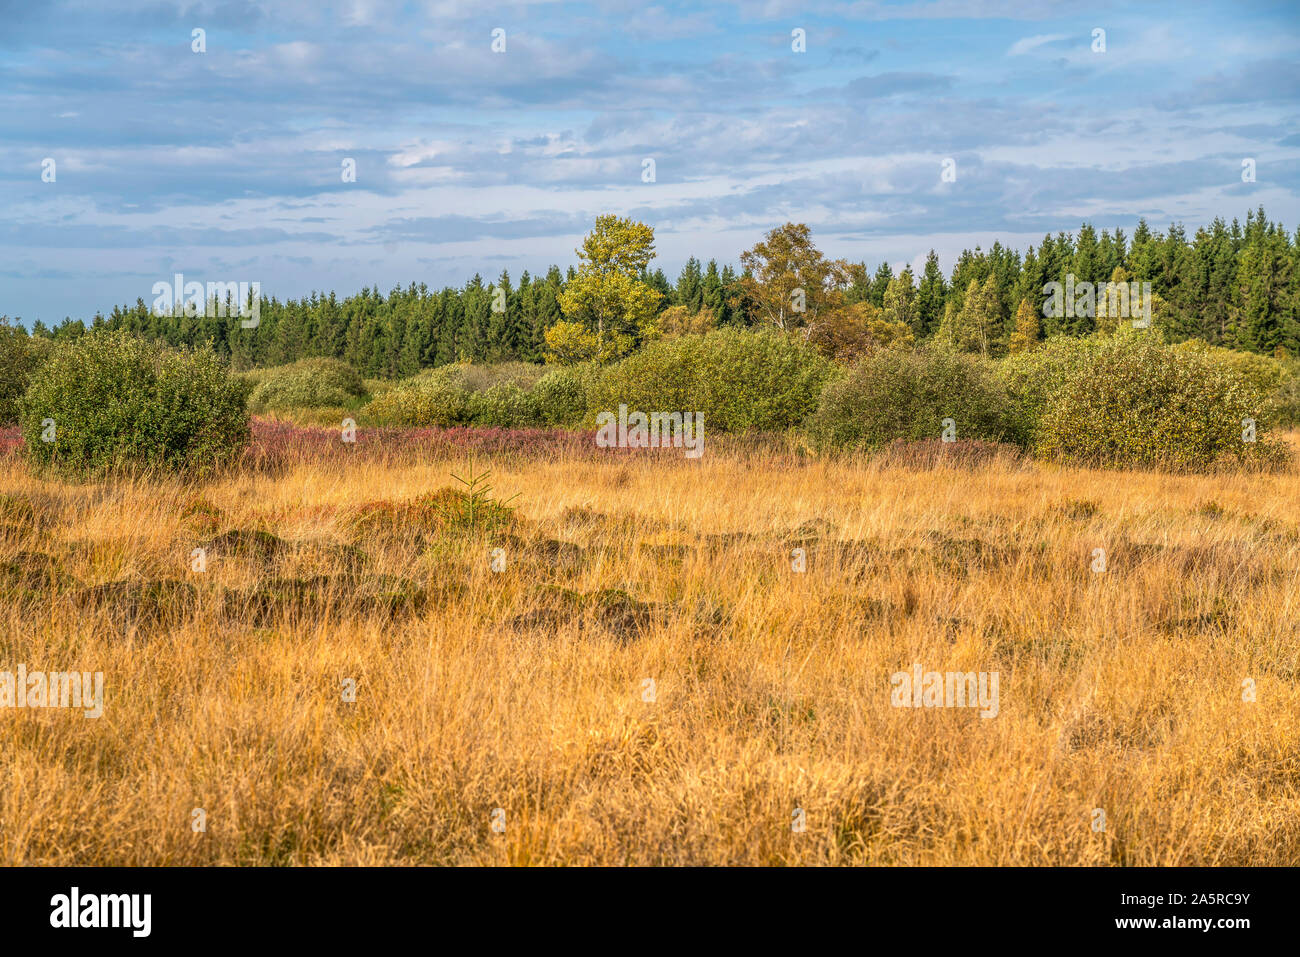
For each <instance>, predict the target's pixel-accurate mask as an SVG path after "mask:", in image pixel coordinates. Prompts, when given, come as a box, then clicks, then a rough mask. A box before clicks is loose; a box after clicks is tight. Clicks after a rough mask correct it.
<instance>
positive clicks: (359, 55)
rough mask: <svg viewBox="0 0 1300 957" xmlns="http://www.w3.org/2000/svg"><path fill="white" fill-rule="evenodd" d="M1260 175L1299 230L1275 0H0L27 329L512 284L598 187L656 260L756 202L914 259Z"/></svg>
mask: <svg viewBox="0 0 1300 957" xmlns="http://www.w3.org/2000/svg"><path fill="white" fill-rule="evenodd" d="M196 30H202V31H203V33H202V35H201V40H202V42H201V43H200V42H199V40H198V39H196V36H195V31H196ZM497 31H503V32H497ZM795 31H802V32H801V34H796V32H795ZM1097 31H1104V34H1098V32H1097ZM494 37H495V39H494ZM800 37H802V43H800V41H799V38H800ZM1102 41H1104V43H1103V42H1102ZM801 45H802V46H803V49H802V50H799V49H796V48H797V47H799V46H801ZM199 46H201V47H203V48H204V49H203V51H202V52H198V51H196V49H195V48H196V47H199ZM494 46H495V47H496V49H494ZM1247 159H1249V160H1252V161H1253V163H1254V171H1255V175H1254V181H1253V182H1244V181H1243V161H1244V160H1247ZM50 160H52V161H53V164H50V163H49V161H50ZM648 160H649V161H653V170H652V172H653V175H651V169H650V168H649V165H648V164H647V161H648ZM348 161H352V163H354V164H355V181H345V180H346V179H347V176H346V175H345V169H346V168H347V166H348ZM945 170H948V171H949V175H947V176H945V175H944V173H945ZM1260 204H1262V205H1263V206H1264V207H1265V209H1266V210H1267V212H1268V215H1269V216H1270V218H1272V219H1274V220H1281V221H1282V222H1284V223H1285V224H1286V225H1287V226H1288V228H1289V229H1290V230H1292V231H1294V230H1295V228H1296V227H1297V226H1300V3H1296V2H1294V0H1292V2H1290V3H1250V2H1231V3H1228V2H1201V3H1197V2H1188V0H1182V2H1179V3H1151V4H1135V3H1107V2H1093V3H1088V4H1082V3H1078V2H1070V3H1066V2H1057V0H1033V2H1023V3H1022V2H1012V0H921V2H866V0H862V2H848V0H825V2H816V3H814V2H793V0H767V2H752V3H751V2H745V3H724V2H719V3H711V4H687V3H662V2H660V3H656V2H654V0H650V2H648V3H625V2H613V0H610V2H602V0H595V2H576V3H575V2H560V0H556V2H551V0H523V2H514V3H493V2H489V0H427V2H413V0H405V2H403V0H391V2H390V0H340V2H334V0H282V2H274V0H265V2H260V0H215V2H193V3H184V2H183V3H176V2H169V0H143V2H138V3H127V2H118V0H73V2H62V0H42V2H39V3H38V2H33V0H0V315H8V316H10V317H20V318H21V319H22V320H23V321H24V322H25V323H26V324H28V325H30V324H31V323H32V322H33V321H34V320H36V319H40V320H43V321H45V322H46V323H47V324H48V323H53V322H58V321H61V320H62V319H63V318H64V317H66V316H71V317H73V318H82V319H89V318H90V317H92V316H93V315H94V314H95V312H96V311H102V312H105V313H107V312H109V311H110V310H111V309H112V307H113V306H114V305H115V304H121V303H134V302H135V300H136V299H143V300H144V301H145V302H146V303H149V302H152V301H153V298H154V296H153V293H152V289H153V285H154V284H155V283H157V282H168V283H170V282H171V281H172V278H173V276H174V274H175V273H178V272H179V273H182V274H183V275H184V277H185V281H187V282H189V281H199V282H204V283H206V282H213V281H219V282H231V281H235V282H238V281H247V282H260V283H261V285H262V291H263V293H264V294H266V295H275V296H277V297H279V298H281V299H286V298H298V297H301V296H303V295H306V294H309V293H310V292H311V291H313V290H323V291H328V290H334V291H335V292H337V293H339V295H340V296H343V295H348V294H351V293H354V292H357V291H359V290H360V289H362V288H363V287H366V286H370V287H378V288H379V289H381V290H383V291H387V290H389V289H391V288H392V287H394V286H396V285H402V286H405V285H407V284H409V283H411V282H416V283H421V282H423V283H427V284H428V285H429V286H430V287H432V288H441V287H442V286H445V285H454V286H460V285H463V284H464V283H465V282H466V281H467V280H468V279H469V278H470V277H471V276H472V275H474V274H475V273H480V274H481V275H483V277H484V279H485V281H491V280H492V279H494V278H495V277H496V276H498V275H499V274H500V272H501V270H502V269H507V270H509V272H510V275H511V276H512V278H513V279H515V280H516V281H517V279H518V277H519V274H520V273H521V272H522V271H523V270H525V269H527V270H529V271H530V272H532V273H534V274H537V273H539V272H544V271H545V269H546V268H547V267H548V266H549V265H550V264H552V263H556V264H559V265H560V266H561V267H567V266H568V265H570V264H573V263H575V262H576V256H575V254H574V247H575V246H577V244H578V243H579V241H580V240H581V237H582V235H583V234H584V233H585V232H587V231H588V230H589V229H590V228H591V226H592V224H593V222H594V220H595V217H596V216H597V215H599V214H602V213H617V214H619V215H628V216H632V217H634V218H636V219H638V220H641V221H643V222H646V223H649V224H650V225H651V226H653V227H654V229H655V236H656V246H657V250H658V258H657V259H656V260H655V261H654V262H653V263H652V264H651V266H652V268H654V267H658V268H662V269H663V270H664V272H665V273H666V274H667V275H668V276H669V278H670V279H675V278H676V275H677V273H678V272H679V271H680V269H681V267H682V265H683V263H685V261H686V259H687V257H689V256H691V255H694V256H696V257H698V258H700V259H701V260H703V261H705V262H707V261H708V260H709V259H710V258H717V259H718V261H719V263H720V264H726V263H732V264H735V263H737V262H738V259H739V255H740V253H741V251H742V250H744V249H746V248H748V247H750V246H752V245H754V243H755V242H757V241H759V240H760V239H761V238H762V235H763V233H765V232H766V231H767V230H769V229H772V228H773V227H775V226H778V225H780V224H781V223H784V222H786V221H794V222H804V223H807V224H808V225H809V226H810V227H811V228H812V231H813V238H814V241H815V242H816V243H817V245H818V246H819V247H820V248H821V249H822V250H823V251H824V252H825V253H827V255H829V256H832V257H835V258H841V257H842V258H847V259H851V260H854V261H858V260H865V261H866V262H867V264H868V266H869V267H870V268H872V269H873V270H874V269H875V267H876V266H877V265H879V263H880V262H881V261H882V260H883V261H888V262H889V263H891V264H892V265H893V266H894V268H895V271H897V270H898V269H901V268H902V267H903V266H904V265H906V264H909V263H911V264H913V266H914V268H916V267H917V266H919V264H920V263H923V262H924V259H925V255H926V253H927V252H928V251H929V250H930V249H932V248H933V249H934V250H936V251H937V252H938V254H939V257H940V261H941V263H942V264H943V266H944V269H945V272H946V271H948V270H950V269H951V266H952V264H953V262H954V260H955V257H956V254H957V253H958V252H960V251H961V249H962V248H965V247H972V248H973V247H974V246H975V245H976V244H980V245H982V246H984V247H985V248H987V247H988V246H989V245H990V244H991V243H992V242H993V241H994V240H995V239H997V240H1001V241H1002V242H1003V243H1004V244H1009V245H1012V246H1014V247H1016V248H1018V249H1021V250H1023V249H1025V248H1026V247H1028V246H1029V245H1030V244H1036V243H1037V242H1038V241H1039V240H1040V239H1041V238H1042V236H1043V234H1044V233H1045V232H1052V233H1055V232H1057V231H1059V230H1064V231H1075V230H1077V229H1078V227H1079V225H1080V223H1081V222H1084V221H1087V222H1091V223H1093V224H1094V225H1095V226H1096V227H1097V228H1098V229H1101V228H1103V227H1105V228H1114V227H1116V226H1119V227H1123V228H1124V229H1125V231H1126V232H1128V233H1129V234H1130V235H1131V231H1132V227H1133V226H1134V225H1135V224H1136V223H1137V221H1138V218H1139V217H1146V219H1147V220H1148V222H1150V223H1151V224H1152V226H1153V227H1160V228H1164V227H1167V226H1168V224H1169V223H1170V222H1174V221H1177V222H1182V223H1185V224H1186V225H1187V227H1188V229H1189V232H1192V231H1194V230H1195V228H1196V227H1197V226H1200V225H1203V224H1207V223H1209V222H1210V221H1211V220H1212V219H1213V218H1214V217H1216V216H1222V217H1224V218H1225V219H1226V220H1228V221H1231V220H1232V219H1233V218H1234V217H1239V218H1242V219H1244V217H1245V213H1246V211H1247V210H1248V209H1253V208H1255V207H1256V206H1258V205H1260Z"/></svg>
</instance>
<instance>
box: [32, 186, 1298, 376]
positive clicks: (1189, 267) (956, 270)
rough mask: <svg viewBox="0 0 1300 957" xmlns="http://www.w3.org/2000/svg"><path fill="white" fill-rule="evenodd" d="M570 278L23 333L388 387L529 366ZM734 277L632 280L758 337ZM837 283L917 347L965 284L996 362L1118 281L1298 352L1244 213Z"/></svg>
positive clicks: (1290, 244)
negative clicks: (982, 312)
mask: <svg viewBox="0 0 1300 957" xmlns="http://www.w3.org/2000/svg"><path fill="white" fill-rule="evenodd" d="M1117 270H1119V271H1120V272H1118V273H1117ZM573 275H574V270H573V267H571V266H570V267H569V268H568V270H567V272H566V271H564V270H562V269H561V268H560V267H559V266H551V267H550V268H549V269H548V270H547V271H546V272H545V273H544V274H539V275H536V276H534V275H531V274H530V273H528V272H526V271H525V272H524V273H522V274H521V275H519V276H518V277H514V276H511V275H509V274H508V273H507V272H502V273H501V274H500V275H499V276H497V277H494V278H489V279H485V278H484V277H483V276H481V275H475V276H474V277H472V278H471V279H470V280H469V281H468V282H467V283H466V284H465V285H464V286H463V287H462V288H459V289H456V288H452V287H447V288H445V289H442V290H433V289H430V288H428V287H427V286H426V285H425V284H424V283H416V282H412V283H411V284H410V285H408V286H406V287H405V288H402V287H397V288H394V289H392V290H390V291H389V292H387V293H384V292H382V291H380V290H379V289H378V288H365V289H362V290H361V291H360V292H357V293H354V294H351V295H346V296H343V297H340V294H339V292H338V291H330V292H328V293H326V292H320V293H313V294H311V295H310V296H307V297H305V298H303V299H297V300H295V299H289V300H280V299H278V298H275V297H264V298H263V301H262V305H261V312H260V320H259V324H258V326H257V327H256V328H254V329H245V328H240V325H239V320H238V318H237V317H236V318H230V317H220V316H214V315H208V316H187V315H184V314H183V313H182V311H181V309H180V307H178V308H177V310H176V312H177V314H175V315H168V314H164V315H162V316H157V315H154V314H153V313H152V311H151V306H150V303H149V302H147V301H146V300H145V298H143V297H142V298H140V299H137V300H136V302H135V303H134V304H133V305H124V306H117V307H115V308H113V309H112V311H111V312H110V313H109V314H108V315H107V316H104V315H96V316H95V317H94V318H93V319H92V320H91V321H90V322H89V323H86V322H84V321H82V320H79V319H78V320H73V319H67V320H64V322H62V323H60V324H59V325H58V326H57V327H55V328H49V327H47V326H46V325H45V324H44V323H41V322H36V323H33V324H32V332H33V334H36V335H44V336H52V337H54V338H56V339H60V338H64V337H75V336H78V335H81V334H82V333H84V332H85V331H86V329H87V328H88V327H96V328H97V327H102V326H106V327H108V328H110V329H126V330H128V331H131V332H134V333H137V334H140V335H143V336H145V337H147V338H155V339H162V340H164V341H166V342H167V343H169V344H172V345H192V346H199V345H203V344H205V343H211V345H212V347H213V348H214V349H215V350H216V352H217V353H218V355H220V356H222V357H225V358H228V359H229V360H230V361H231V363H232V364H233V365H234V366H235V367H236V368H251V367H260V366H270V365H279V364H282V363H287V362H292V361H295V360H297V359H301V358H306V357H316V356H327V357H333V358H337V359H342V360H344V361H346V362H348V363H351V364H352V365H354V366H355V367H356V368H358V369H359V370H361V372H362V373H363V374H365V375H367V376H373V377H388V378H393V377H401V376H407V375H412V374H414V373H415V372H417V371H419V370H420V369H422V368H426V367H430V366H439V365H444V364H447V363H451V362H455V361H458V360H465V359H468V360H470V361H473V362H499V361H508V360H522V361H527V362H538V361H541V360H542V359H543V358H544V356H545V345H546V343H545V341H544V334H545V332H546V330H547V329H548V328H550V327H551V326H553V325H554V324H555V323H556V322H558V321H560V320H562V319H563V318H564V317H563V314H562V310H561V308H560V303H559V298H560V294H561V292H562V291H563V289H564V287H565V284H566V283H567V282H568V281H569V280H570V279H572V277H573ZM745 275H746V273H745V272H743V271H738V270H737V269H736V268H735V267H733V266H731V265H719V264H718V263H717V262H716V261H710V262H709V263H708V264H707V265H706V264H702V263H701V262H700V261H699V260H697V259H695V258H693V257H692V258H691V259H689V260H688V261H687V263H686V265H685V267H684V268H683V269H682V270H681V272H680V274H679V275H678V276H677V278H676V281H675V282H674V281H672V280H670V279H669V277H668V276H667V275H665V274H664V272H663V271H662V270H661V269H654V268H650V269H647V271H646V272H645V273H644V275H643V277H642V278H643V279H644V281H645V282H646V283H647V284H649V285H650V286H651V287H652V288H653V289H654V290H656V291H657V292H659V293H660V294H661V297H662V298H661V299H660V300H659V304H658V309H659V310H660V311H661V312H662V311H664V310H666V309H669V308H670V307H674V306H677V307H681V308H682V310H683V311H684V312H685V313H686V314H690V315H694V314H696V313H699V312H700V311H701V310H708V311H709V313H710V314H711V324H716V325H719V326H749V325H755V324H760V323H761V322H762V321H763V320H762V318H761V316H760V315H759V313H758V310H757V309H756V308H755V305H756V304H755V303H754V302H753V301H752V300H751V299H749V297H748V296H747V295H746V293H745V291H744V288H743V282H742V281H741V280H743V278H744V277H745ZM843 275H844V282H843V289H842V293H843V299H844V301H845V302H846V303H848V304H853V303H858V302H868V303H870V304H872V305H873V306H875V307H876V308H877V309H879V310H881V312H882V317H883V318H884V319H886V320H892V321H902V322H905V323H906V324H907V325H908V326H909V327H910V328H911V331H912V334H913V335H914V336H915V338H916V340H917V341H918V342H919V341H922V340H924V339H927V338H931V337H933V336H934V334H935V333H936V331H937V330H938V328H939V325H940V322H941V320H942V318H943V316H944V313H945V310H948V309H949V308H950V307H951V308H952V309H953V310H961V308H962V307H963V305H964V300H965V298H966V296H967V295H968V293H969V291H970V289H971V283H972V282H974V283H975V284H977V286H978V287H979V289H980V290H981V293H982V294H983V302H984V303H986V304H987V306H986V308H987V310H988V311H989V313H990V314H989V315H988V316H987V317H985V319H984V322H985V323H986V324H987V327H988V328H989V329H990V331H991V335H990V337H989V340H990V342H989V351H990V352H991V353H992V354H994V355H997V354H1001V353H1004V352H1006V351H1007V349H1008V345H1009V343H1011V342H1012V337H1013V335H1014V333H1015V319H1016V314H1017V309H1018V307H1019V305H1020V303H1021V302H1022V301H1024V302H1027V303H1029V305H1030V306H1031V307H1032V308H1033V309H1034V310H1035V312H1039V311H1041V307H1042V302H1043V298H1044V297H1043V293H1042V289H1043V286H1044V284H1045V283H1048V282H1051V281H1056V282H1061V283H1063V284H1064V283H1065V282H1066V279H1067V277H1068V276H1070V275H1073V276H1074V279H1075V282H1084V281H1087V282H1092V283H1094V284H1097V285H1099V286H1103V285H1105V284H1106V283H1107V282H1109V281H1111V280H1113V279H1115V278H1116V277H1117V275H1118V276H1119V277H1120V278H1122V279H1125V280H1127V281H1138V282H1142V281H1145V282H1150V283H1151V284H1152V290H1153V292H1154V293H1155V294H1156V296H1157V297H1159V301H1160V306H1161V313H1162V315H1161V325H1162V327H1163V329H1164V332H1165V335H1166V337H1167V338H1169V339H1171V340H1173V341H1181V340H1186V339H1203V340H1205V341H1206V342H1209V343H1211V344H1214V345H1222V346H1227V347H1230V348H1235V349H1241V350H1245V351H1250V352H1257V353H1263V354H1267V355H1277V356H1294V355H1297V354H1300V230H1297V231H1296V232H1295V233H1294V234H1292V233H1289V232H1288V231H1287V229H1286V227H1285V226H1284V225H1283V224H1281V223H1275V222H1270V221H1269V219H1268V218H1267V216H1266V215H1265V212H1264V209H1263V208H1262V207H1260V208H1259V209H1257V210H1252V211H1248V212H1247V213H1246V216H1245V220H1244V222H1243V221H1241V220H1238V219H1234V220H1233V221H1232V222H1231V223H1227V222H1225V221H1224V220H1222V219H1215V220H1214V221H1213V222H1212V223H1210V224H1209V225H1207V226H1202V227H1200V228H1198V229H1197V230H1196V232H1195V233H1194V234H1193V235H1191V236H1189V235H1188V233H1187V230H1186V228H1185V227H1184V226H1182V225H1179V224H1174V225H1170V226H1169V227H1168V229H1167V230H1166V231H1164V232H1159V231H1158V230H1154V229H1152V228H1151V227H1150V226H1149V225H1148V224H1147V222H1146V221H1145V220H1142V221H1140V222H1139V224H1138V226H1137V228H1136V229H1135V230H1134V232H1133V234H1132V235H1131V236H1129V235H1126V234H1125V232H1124V231H1123V230H1122V229H1115V230H1107V229H1103V230H1101V231H1100V233H1099V232H1098V231H1097V229H1096V228H1095V227H1094V226H1092V225H1090V224H1084V225H1083V226H1082V227H1081V228H1080V229H1079V230H1078V232H1077V233H1066V232H1058V233H1057V234H1056V235H1055V236H1052V235H1046V236H1044V237H1043V239H1042V241H1041V242H1040V243H1039V244H1038V245H1037V246H1030V247H1029V248H1028V249H1026V250H1025V251H1024V252H1023V253H1021V252H1020V251H1018V250H1015V249H1011V248H1008V247H1007V246H1004V245H1002V243H1000V242H994V243H993V244H992V245H991V246H990V247H989V248H988V249H982V248H980V247H979V246H977V247H976V248H975V249H973V250H970V249H967V250H963V251H962V253H961V255H960V256H959V257H958V259H957V262H956V264H955V266H954V267H953V269H952V271H951V274H950V275H948V276H946V277H945V276H944V274H943V272H942V270H941V268H940V265H939V260H938V257H937V256H936V255H935V253H934V252H933V251H931V253H930V255H929V256H928V258H927V260H926V263H925V266H924V268H923V269H922V271H921V273H920V275H914V274H913V272H912V270H911V268H910V266H909V267H905V268H903V269H901V270H900V269H898V268H897V267H896V266H894V265H891V264H890V263H888V262H882V263H879V264H878V265H877V266H876V267H875V268H874V269H869V268H868V265H867V264H866V263H856V264H848V268H847V269H846V270H845V271H844V273H843ZM891 283H893V284H894V291H893V293H890V286H891ZM498 289H500V290H502V291H504V300H502V299H501V297H499V296H497V295H496V292H497V290H498ZM494 299H495V301H496V302H497V303H501V302H502V301H504V304H505V308H504V310H494V309H493V303H494ZM208 312H210V313H211V312H215V310H208ZM1095 322H1096V320H1095V319H1094V318H1093V317H1090V316H1086V315H1074V316H1061V317H1059V318H1052V317H1044V318H1043V319H1042V320H1041V328H1040V329H1039V330H1038V335H1040V336H1041V337H1043V338H1048V337H1052V336H1055V335H1068V336H1082V335H1087V334H1088V333H1090V332H1092V331H1093V329H1094V326H1095Z"/></svg>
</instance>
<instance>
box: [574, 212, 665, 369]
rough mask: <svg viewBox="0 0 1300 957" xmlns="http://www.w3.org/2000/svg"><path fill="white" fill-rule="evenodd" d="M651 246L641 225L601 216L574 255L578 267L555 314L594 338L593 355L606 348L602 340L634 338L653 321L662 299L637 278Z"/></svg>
mask: <svg viewBox="0 0 1300 957" xmlns="http://www.w3.org/2000/svg"><path fill="white" fill-rule="evenodd" d="M654 243H655V232H654V230H653V229H652V228H651V227H649V226H647V225H646V224H645V223H638V222H635V221H634V220H632V219H620V218H619V217H617V216H612V215H605V216H597V217H596V227H595V228H594V229H593V230H592V231H591V232H590V233H589V234H588V235H587V236H586V238H585V239H583V241H582V247H581V248H580V249H578V250H577V252H578V258H579V260H581V265H580V266H579V267H578V271H577V273H576V274H575V275H574V276H573V277H572V278H571V279H570V280H569V281H568V283H567V284H566V285H565V287H564V291H563V292H562V293H561V294H560V298H559V302H560V308H561V309H563V310H564V314H565V316H567V317H568V318H570V319H572V320H575V321H578V322H581V323H583V324H585V325H586V326H587V327H588V328H589V329H591V330H592V331H593V332H594V333H595V335H596V340H597V348H598V353H597V354H600V352H603V351H604V350H605V349H606V348H608V344H607V342H606V339H607V337H608V336H611V335H623V336H629V337H630V336H635V335H637V334H638V333H639V332H640V331H641V330H642V329H643V328H644V327H646V326H647V325H648V324H649V323H650V322H651V321H652V320H653V319H654V317H655V310H656V307H657V306H658V305H659V301H660V299H661V298H662V296H661V294H660V293H659V292H658V291H656V290H655V289H653V288H651V287H650V286H649V285H647V284H646V283H645V282H644V281H643V280H642V278H641V277H642V275H643V274H644V272H645V268H646V266H647V265H648V264H649V262H650V260H651V259H653V258H654V255H655V246H654ZM581 358H591V357H589V356H588V357H581ZM579 361H581V359H580V360H579Z"/></svg>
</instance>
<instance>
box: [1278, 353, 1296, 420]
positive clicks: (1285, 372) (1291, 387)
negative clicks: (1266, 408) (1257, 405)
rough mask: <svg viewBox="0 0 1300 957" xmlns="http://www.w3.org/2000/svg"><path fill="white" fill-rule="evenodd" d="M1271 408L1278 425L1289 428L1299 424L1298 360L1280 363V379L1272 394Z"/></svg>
mask: <svg viewBox="0 0 1300 957" xmlns="http://www.w3.org/2000/svg"><path fill="white" fill-rule="evenodd" d="M1273 408H1274V410H1275V413H1276V415H1277V422H1278V425H1281V426H1285V427H1286V428H1291V429H1294V428H1296V427H1297V426H1300V361H1296V360H1294V359H1293V360H1290V361H1287V362H1285V363H1282V379H1281V381H1280V382H1279V383H1278V387H1277V391H1276V392H1275V393H1274V394H1273Z"/></svg>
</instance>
